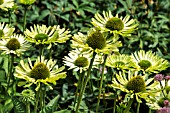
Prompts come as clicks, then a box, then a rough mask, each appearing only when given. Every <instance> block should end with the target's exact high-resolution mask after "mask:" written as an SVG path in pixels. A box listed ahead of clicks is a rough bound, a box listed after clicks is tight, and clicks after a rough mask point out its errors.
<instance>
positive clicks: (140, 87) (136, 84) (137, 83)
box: [126, 76, 146, 93]
mask: <svg viewBox="0 0 170 113" xmlns="http://www.w3.org/2000/svg"><path fill="white" fill-rule="evenodd" d="M126 88H127V89H128V90H133V91H134V93H138V92H143V91H145V89H146V85H145V81H144V79H143V78H142V76H136V77H133V78H132V79H131V80H130V81H129V82H128V83H127V85H126Z"/></svg>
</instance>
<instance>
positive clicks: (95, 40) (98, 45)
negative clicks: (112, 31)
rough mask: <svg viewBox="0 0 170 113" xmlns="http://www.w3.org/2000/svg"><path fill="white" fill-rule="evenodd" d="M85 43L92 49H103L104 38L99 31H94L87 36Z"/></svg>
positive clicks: (104, 44)
mask: <svg viewBox="0 0 170 113" xmlns="http://www.w3.org/2000/svg"><path fill="white" fill-rule="evenodd" d="M86 43H87V44H88V45H89V46H90V47H91V48H93V49H103V48H104V47H105V46H106V39H105V37H104V36H103V34H102V33H101V32H100V31H94V32H92V33H91V34H90V35H89V36H88V37H87V41H86Z"/></svg>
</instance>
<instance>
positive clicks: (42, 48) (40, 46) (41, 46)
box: [39, 44, 44, 61]
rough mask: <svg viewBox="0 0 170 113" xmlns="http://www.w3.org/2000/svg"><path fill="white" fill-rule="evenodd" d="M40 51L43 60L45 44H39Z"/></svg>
mask: <svg viewBox="0 0 170 113" xmlns="http://www.w3.org/2000/svg"><path fill="white" fill-rule="evenodd" d="M39 51H40V53H39V57H40V61H41V56H42V55H43V51H44V45H43V44H40V45H39Z"/></svg>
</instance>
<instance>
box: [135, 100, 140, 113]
mask: <svg viewBox="0 0 170 113" xmlns="http://www.w3.org/2000/svg"><path fill="white" fill-rule="evenodd" d="M139 108H140V103H139V102H138V105H137V111H136V113H139Z"/></svg>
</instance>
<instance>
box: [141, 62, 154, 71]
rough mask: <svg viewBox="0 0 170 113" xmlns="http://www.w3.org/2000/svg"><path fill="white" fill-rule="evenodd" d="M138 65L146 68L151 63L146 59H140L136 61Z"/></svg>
mask: <svg viewBox="0 0 170 113" xmlns="http://www.w3.org/2000/svg"><path fill="white" fill-rule="evenodd" d="M138 65H139V66H140V67H141V68H142V69H144V70H146V69H147V68H149V67H150V66H151V65H152V64H151V63H150V62H149V61H148V60H141V61H140V62H139V63H138Z"/></svg>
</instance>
